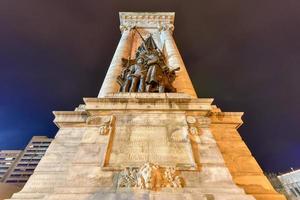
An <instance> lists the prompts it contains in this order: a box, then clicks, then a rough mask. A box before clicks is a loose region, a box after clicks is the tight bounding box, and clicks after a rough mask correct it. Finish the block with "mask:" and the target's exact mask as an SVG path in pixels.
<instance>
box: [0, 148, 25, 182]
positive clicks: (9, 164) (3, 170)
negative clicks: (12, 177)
mask: <svg viewBox="0 0 300 200" xmlns="http://www.w3.org/2000/svg"><path fill="white" fill-rule="evenodd" d="M21 154H22V151H19V150H1V151H0V182H3V181H4V180H5V178H6V177H7V175H8V174H9V173H10V171H11V170H12V169H13V168H14V166H15V164H16V163H17V161H18V160H19V157H20V156H21Z"/></svg>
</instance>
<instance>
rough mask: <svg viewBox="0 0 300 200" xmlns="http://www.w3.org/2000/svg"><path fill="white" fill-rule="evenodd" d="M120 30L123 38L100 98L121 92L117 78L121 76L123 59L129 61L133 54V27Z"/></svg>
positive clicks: (124, 27) (104, 82)
mask: <svg viewBox="0 0 300 200" xmlns="http://www.w3.org/2000/svg"><path fill="white" fill-rule="evenodd" d="M120 29H121V32H122V37H121V39H120V41H119V44H118V47H117V49H116V51H115V54H114V56H113V58H112V61H111V63H110V66H109V68H108V70H107V73H106V76H105V78H104V81H103V83H102V86H101V89H100V92H99V94H98V98H101V97H105V96H106V95H108V94H110V93H114V92H118V91H119V88H120V86H119V84H118V83H117V77H118V76H119V75H120V73H121V70H122V58H126V59H127V58H128V57H130V54H131V46H132V39H133V31H132V29H131V27H127V26H120Z"/></svg>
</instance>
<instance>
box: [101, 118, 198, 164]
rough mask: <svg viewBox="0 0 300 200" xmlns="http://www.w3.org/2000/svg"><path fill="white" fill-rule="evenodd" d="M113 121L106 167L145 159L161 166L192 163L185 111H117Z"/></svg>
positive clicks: (136, 162)
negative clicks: (133, 112) (134, 112)
mask: <svg viewBox="0 0 300 200" xmlns="http://www.w3.org/2000/svg"><path fill="white" fill-rule="evenodd" d="M160 119H163V120H160ZM127 122H129V123H127ZM133 122H137V123H133ZM115 124H116V126H115V132H114V135H113V136H112V139H111V140H110V144H109V145H110V148H108V149H109V150H110V152H107V154H109V159H108V160H107V162H106V163H105V166H106V167H122V166H119V165H120V164H122V165H123V166H133V167H139V166H141V165H142V164H143V163H146V162H151V163H155V164H159V165H161V166H189V167H194V166H195V161H194V157H193V151H192V147H191V143H190V140H189V138H188V137H187V136H188V135H187V131H186V130H188V126H187V124H186V118H185V115H184V114H181V115H179V114H178V113H177V114H176V115H172V114H170V113H168V114H166V113H164V114H162V113H157V114H153V113H149V114H147V113H137V114H136V115H134V114H132V115H131V116H130V117H128V115H127V116H123V115H119V116H116V123H115ZM150 124H152V125H151V126H150ZM174 135H175V136H176V137H175V136H174ZM174 137H175V139H174Z"/></svg>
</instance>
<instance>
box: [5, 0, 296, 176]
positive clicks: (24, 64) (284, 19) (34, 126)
mask: <svg viewBox="0 0 300 200" xmlns="http://www.w3.org/2000/svg"><path fill="white" fill-rule="evenodd" d="M103 2H104V1H87V0H82V1H74V0H72V1H71V0H69V1H63V0H57V1H55V0H51V1H40V0H36V1H30V0H26V1H25V0H23V1H17V0H1V1H0V69H1V70H0V94H1V98H0V149H21V148H24V146H25V145H26V144H27V142H28V141H29V139H30V138H31V137H32V136H33V135H47V136H50V137H53V136H54V135H55V134H56V131H57V128H56V126H55V125H54V123H53V122H52V121H53V119H54V116H53V114H52V111H53V110H74V108H75V107H76V106H77V105H78V104H80V103H82V102H83V101H82V98H83V97H96V96H97V94H98V91H99V89H100V87H101V84H102V81H103V78H104V75H105V73H106V70H107V68H108V66H109V64H110V61H111V58H112V56H113V53H114V50H115V48H116V46H117V44H118V40H119V38H120V31H119V18H118V12H119V11H174V12H176V17H175V32H174V37H175V39H176V42H177V45H178V48H179V50H180V52H181V54H182V57H183V59H184V61H185V64H186V66H187V69H188V71H189V74H190V76H191V79H192V81H193V84H194V86H195V88H196V90H197V93H198V96H199V97H212V98H215V101H214V103H215V104H217V105H218V107H220V108H221V109H222V110H223V111H243V112H245V115H244V116H243V120H244V122H245V124H244V125H243V126H242V127H241V128H240V129H239V132H240V134H241V136H242V137H243V139H244V140H245V142H246V144H247V145H248V147H249V148H250V150H251V151H252V153H253V155H254V157H255V158H256V159H257V161H258V162H259V164H260V165H261V167H262V168H263V170H265V171H274V172H285V171H287V170H289V168H290V167H294V168H295V169H296V168H299V167H300V156H299V155H300V145H299V144H300V131H299V128H298V124H299V122H298V120H299V119H300V118H299V115H300V91H299V88H298V82H299V78H298V77H299V74H300V1H299V0H284V1H282V0H268V1H267V0H266V1H265V0H251V1H241V0H235V1H233V0H226V1H224V0H212V1H204V0H203V1H201V0H194V1H187V0H185V1H182V0H178V1H174V0H172V1H171V0H169V1H162V0H151V1H141V0H139V1H124V0H123V1H121V0H120V1H112V0H111V1H106V3H103Z"/></svg>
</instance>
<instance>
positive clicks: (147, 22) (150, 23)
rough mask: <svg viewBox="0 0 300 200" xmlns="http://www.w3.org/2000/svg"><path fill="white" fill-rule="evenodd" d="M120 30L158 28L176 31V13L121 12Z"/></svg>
mask: <svg viewBox="0 0 300 200" xmlns="http://www.w3.org/2000/svg"><path fill="white" fill-rule="evenodd" d="M119 17H120V29H121V31H123V30H128V29H130V28H133V27H136V28H158V29H159V30H161V29H164V30H165V29H170V30H173V29H174V19H175V13H174V12H155V13H154V12H119Z"/></svg>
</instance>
